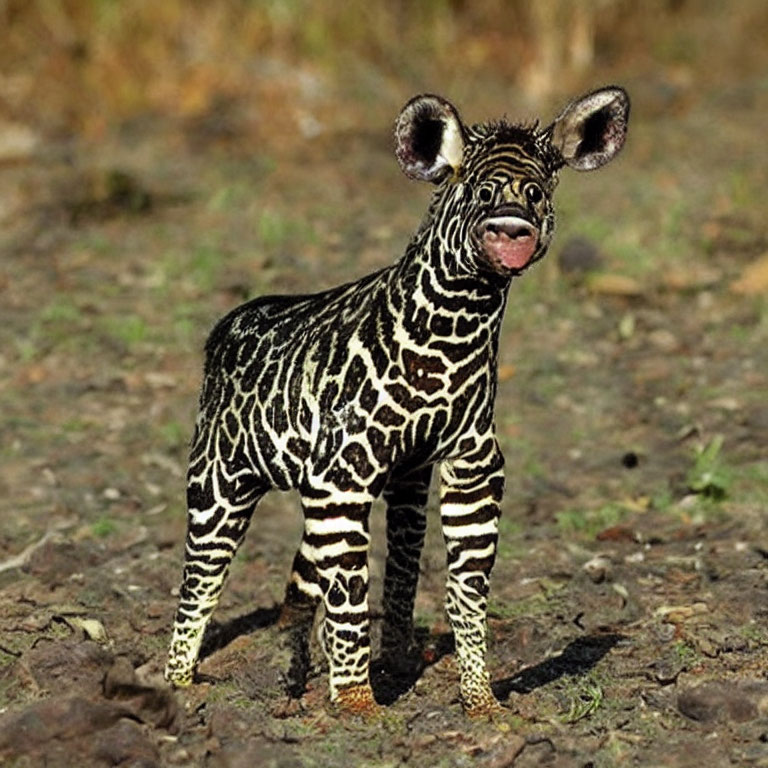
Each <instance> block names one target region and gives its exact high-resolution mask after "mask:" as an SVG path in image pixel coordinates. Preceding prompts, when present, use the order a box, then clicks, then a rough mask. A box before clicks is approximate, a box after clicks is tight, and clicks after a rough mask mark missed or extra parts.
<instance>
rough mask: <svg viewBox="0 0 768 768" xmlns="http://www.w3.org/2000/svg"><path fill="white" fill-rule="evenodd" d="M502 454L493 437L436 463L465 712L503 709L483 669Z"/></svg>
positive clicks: (448, 601) (447, 604)
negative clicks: (458, 455) (453, 457)
mask: <svg viewBox="0 0 768 768" xmlns="http://www.w3.org/2000/svg"><path fill="white" fill-rule="evenodd" d="M503 466H504V459H503V457H502V455H501V452H500V451H499V448H498V444H497V443H496V440H495V438H493V437H489V438H487V439H486V440H485V442H483V443H480V444H479V445H478V447H477V449H476V450H475V451H474V452H473V453H472V454H470V455H466V456H464V457H462V458H460V459H455V460H453V461H446V462H444V463H443V464H442V466H441V468H440V479H441V498H440V515H441V520H442V526H443V535H444V537H445V543H446V549H447V561H448V577H447V583H446V596H445V608H446V613H447V614H448V619H449V621H450V623H451V627H452V629H453V634H454V637H455V640H456V654H457V656H458V661H459V670H460V675H461V681H460V691H461V699H462V703H463V704H464V708H465V709H466V711H467V714H469V715H471V716H475V715H484V714H490V713H492V712H494V711H498V710H499V709H501V705H500V704H499V703H498V701H497V700H496V697H495V696H494V695H493V693H492V691H491V686H490V677H489V675H488V671H487V669H486V664H485V653H486V610H487V603H488V584H489V578H490V574H491V569H492V568H493V563H494V560H495V558H496V543H497V540H498V524H499V514H500V510H499V503H500V501H501V497H502V494H503V491H504V474H503Z"/></svg>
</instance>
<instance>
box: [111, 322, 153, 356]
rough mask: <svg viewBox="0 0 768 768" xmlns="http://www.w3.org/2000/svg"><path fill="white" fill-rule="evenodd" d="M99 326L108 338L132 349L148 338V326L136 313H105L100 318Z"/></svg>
mask: <svg viewBox="0 0 768 768" xmlns="http://www.w3.org/2000/svg"><path fill="white" fill-rule="evenodd" d="M101 327H102V330H103V332H104V333H105V334H106V335H107V337H108V338H110V339H112V340H113V341H117V342H119V343H120V344H121V345H124V346H125V347H127V348H128V349H132V348H133V347H135V346H136V345H138V344H141V343H143V342H145V341H147V340H148V339H149V336H150V326H149V325H148V323H147V321H146V320H145V319H144V318H143V317H141V315H137V314H127V315H106V316H104V317H103V318H101Z"/></svg>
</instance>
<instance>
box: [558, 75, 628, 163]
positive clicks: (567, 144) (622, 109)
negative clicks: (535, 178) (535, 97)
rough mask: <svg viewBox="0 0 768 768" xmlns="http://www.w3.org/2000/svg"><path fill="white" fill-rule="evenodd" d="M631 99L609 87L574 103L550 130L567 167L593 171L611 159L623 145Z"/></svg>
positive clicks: (615, 87) (622, 92) (616, 87)
mask: <svg viewBox="0 0 768 768" xmlns="http://www.w3.org/2000/svg"><path fill="white" fill-rule="evenodd" d="M628 122H629V96H628V95H627V92H626V91H625V90H624V89H623V88H619V87H618V86H610V87H608V88H601V89H600V90H599V91H593V92H592V93H588V94H587V95H586V96H582V97H581V98H580V99H576V100H575V101H572V102H571V103H570V104H569V105H568V106H567V107H566V108H565V109H564V110H563V111H562V113H561V114H560V116H559V117H558V118H557V119H556V120H555V122H554V123H552V125H551V126H549V128H548V129H547V132H548V133H549V134H550V141H551V142H552V144H553V145H554V146H555V147H556V148H557V149H558V150H559V151H560V154H561V155H562V156H563V160H564V161H565V163H566V165H568V166H570V167H571V168H575V169H576V170H577V171H591V170H594V169H595V168H599V167H600V166H601V165H605V164H606V163H607V162H608V161H610V160H612V159H613V158H614V157H615V156H616V154H617V153H618V151H619V150H620V149H621V148H622V146H624V139H625V137H626V135H627V124H628Z"/></svg>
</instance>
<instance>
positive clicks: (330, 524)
mask: <svg viewBox="0 0 768 768" xmlns="http://www.w3.org/2000/svg"><path fill="white" fill-rule="evenodd" d="M304 530H305V531H306V532H307V533H309V534H315V535H320V536H324V535H328V534H332V533H360V534H362V535H363V536H368V534H367V533H366V532H365V530H364V528H363V524H362V523H361V522H360V521H356V520H350V519H349V518H347V517H326V518H324V519H322V520H316V519H314V518H311V517H310V518H307V519H306V520H305V521H304Z"/></svg>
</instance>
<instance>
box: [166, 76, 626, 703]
mask: <svg viewBox="0 0 768 768" xmlns="http://www.w3.org/2000/svg"><path fill="white" fill-rule="evenodd" d="M628 118H629V98H628V95H627V93H626V92H625V91H624V89H622V88H620V87H617V86H610V87H604V88H601V89H599V90H596V91H593V92H591V93H588V94H586V95H584V96H582V97H581V98H578V99H576V100H574V101H572V102H570V103H569V104H568V105H567V106H566V107H565V108H564V110H563V111H562V112H561V113H560V114H559V116H558V117H557V118H556V119H555V120H554V121H553V122H552V123H551V124H549V125H548V126H546V127H541V126H540V124H539V123H538V122H536V123H533V124H527V125H526V124H513V123H510V122H508V121H507V120H506V119H502V120H498V121H494V122H487V123H482V124H476V125H471V126H467V125H465V124H464V123H463V122H462V121H461V118H460V117H459V113H458V111H457V109H456V107H454V106H453V105H452V104H451V103H450V102H449V101H447V100H446V99H444V98H442V97H440V96H436V95H431V94H424V95H420V96H416V97H415V98H413V99H411V100H410V101H409V102H408V103H407V104H406V105H405V106H404V107H403V109H402V111H401V113H400V115H399V117H398V119H397V121H396V124H395V154H396V157H397V160H398V162H399V164H400V166H401V168H402V170H403V171H404V173H405V174H406V176H408V177H410V178H412V179H417V180H421V181H427V182H431V183H432V184H433V185H434V187H435V190H434V194H433V197H432V200H431V203H430V205H429V208H428V210H427V213H426V216H425V217H424V219H423V220H422V222H421V225H420V226H419V228H418V229H417V231H416V233H415V235H414V236H413V238H412V239H411V241H410V243H409V245H408V246H407V248H406V250H405V253H404V255H403V256H402V257H401V258H400V260H399V261H397V262H396V263H394V264H393V265H391V266H388V267H385V268H384V269H381V270H379V271H377V272H374V273H373V274H370V275H368V276H366V277H363V278H361V279H360V280H357V281H355V282H350V283H347V284H346V285H342V286H340V287H336V288H331V289H330V290H326V291H323V292H320V293H314V294H309V295H298V296H285V295H279V296H267V297H260V298H256V299H253V300H251V301H248V302H247V303H245V304H242V305H241V306H239V307H237V308H236V309H234V310H233V311H231V312H230V313H229V314H228V315H226V316H225V317H224V318H223V319H222V320H220V321H219V322H218V324H217V325H216V326H215V327H214V329H213V331H212V332H211V334H210V337H209V338H208V341H207V343H206V347H205V366H204V375H203V384H202V390H201V395H200V405H199V412H198V416H197V420H196V423H195V430H194V436H193V440H192V446H191V451H190V460H189V470H188V475H187V505H188V520H187V535H186V547H185V564H184V570H183V580H182V584H181V588H180V594H179V603H178V609H177V613H176V619H175V624H174V629H173V636H172V640H171V646H170V652H169V657H168V661H167V666H166V669H165V676H166V679H167V680H169V681H170V682H171V683H173V684H174V685H176V686H186V685H189V684H190V683H191V682H192V680H193V677H194V671H195V666H196V663H197V658H198V655H199V651H200V645H201V641H202V638H203V634H204V630H205V627H206V624H207V622H208V620H209V618H210V616H211V614H212V612H213V610H214V608H215V606H216V603H217V601H218V599H219V596H220V594H221V591H222V588H223V585H224V581H225V578H226V575H227V572H228V569H229V566H230V563H231V561H232V558H233V557H234V555H235V553H236V551H237V549H238V547H239V545H240V543H241V542H242V540H243V537H244V535H245V532H246V528H247V527H248V524H249V522H250V520H251V517H252V515H253V512H254V508H255V507H256V505H257V503H258V501H259V500H260V499H261V497H262V496H263V495H264V494H265V493H266V492H267V491H268V490H270V489H281V490H289V489H295V490H297V491H298V493H299V495H300V498H301V504H302V507H303V512H304V527H303V535H302V539H301V544H300V546H299V548H298V551H297V553H296V555H295V558H294V560H293V565H292V571H291V575H290V579H289V582H288V586H287V588H286V592H285V600H284V603H283V606H282V609H281V617H280V622H279V623H280V625H282V626H283V627H285V628H286V629H289V630H290V636H291V637H292V640H291V642H292V644H293V651H294V654H293V661H292V662H291V670H290V671H289V676H288V683H289V691H290V692H291V693H292V694H293V695H294V696H300V695H301V693H302V691H303V687H304V684H305V680H306V673H307V666H308V658H309V656H308V649H309V646H308V642H309V641H308V636H309V634H310V633H311V628H312V625H313V621H314V616H315V612H316V609H317V608H318V606H319V605H321V604H322V606H323V608H324V618H323V622H322V625H321V630H320V636H321V641H322V643H321V644H322V646H323V650H324V652H325V655H326V657H327V659H328V664H329V687H330V699H331V702H333V703H335V705H336V706H337V708H338V710H339V711H341V712H346V713H358V714H363V715H370V714H372V713H375V712H377V711H378V710H379V705H378V704H377V703H376V701H375V699H374V696H373V693H372V689H371V685H370V678H369V665H370V660H371V643H370V631H369V630H370V616H369V606H368V582H369V568H368V548H369V543H370V533H369V516H370V511H371V504H372V502H373V501H374V500H375V499H376V498H377V497H379V496H383V498H384V501H385V502H386V505H387V511H386V529H387V534H386V536H387V547H388V553H387V559H386V565H385V573H384V596H383V625H382V643H381V645H382V649H381V653H382V657H383V658H384V660H385V661H388V662H391V663H395V662H397V660H398V659H400V660H402V659H403V658H407V657H408V655H409V654H412V653H413V650H414V640H413V609H414V596H415V592H416V586H417V581H418V575H419V556H420V552H421V549H422V546H423V543H424V536H425V530H426V513H425V507H426V503H427V495H428V489H429V486H430V481H431V477H432V472H433V468H434V467H435V466H436V465H437V466H438V468H439V469H438V473H439V481H440V518H441V524H442V532H443V536H444V539H445V545H446V551H447V578H446V593H445V610H446V613H447V616H448V619H449V622H450V625H451V629H452V631H453V634H454V638H455V647H456V656H457V659H458V667H459V688H460V698H461V701H462V703H463V705H464V708H465V711H466V712H467V713H468V714H469V715H470V716H476V715H483V714H488V713H493V712H495V711H497V710H498V709H499V708H500V706H501V705H500V704H499V702H498V701H497V700H496V698H495V697H494V694H493V692H492V690H491V686H490V677H489V673H488V671H487V668H486V661H485V655H486V608H487V600H488V590H489V578H490V574H491V569H492V567H493V564H494V560H495V556H496V544H497V538H498V522H499V515H500V503H501V500H502V494H503V491H504V474H503V465H504V459H503V456H502V453H501V451H500V449H499V442H498V440H497V438H496V436H495V431H494V404H495V397H496V389H497V355H498V344H499V334H500V330H501V325H502V320H503V317H504V309H505V305H506V302H507V295H508V289H509V287H510V284H511V282H512V279H513V278H516V277H517V276H519V275H521V274H522V273H523V272H525V271H526V270H527V269H528V268H529V267H530V266H531V265H532V264H534V263H535V262H537V261H538V260H539V259H541V258H542V256H544V254H545V252H546V251H547V248H548V246H549V244H550V241H551V239H552V235H553V231H554V210H553V205H552V195H553V192H554V189H555V187H556V185H557V182H558V176H559V171H560V169H561V168H562V167H563V166H569V167H570V168H574V169H576V170H579V171H590V170H593V169H596V168H599V167H600V166H602V165H604V164H605V163H607V162H608V161H610V160H611V159H612V158H613V157H614V156H615V155H616V154H617V153H618V152H619V150H620V149H621V147H622V146H623V144H624V139H625V136H626V131H627V124H628Z"/></svg>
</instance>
